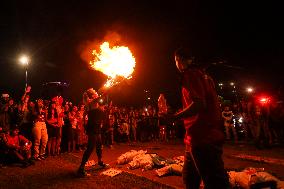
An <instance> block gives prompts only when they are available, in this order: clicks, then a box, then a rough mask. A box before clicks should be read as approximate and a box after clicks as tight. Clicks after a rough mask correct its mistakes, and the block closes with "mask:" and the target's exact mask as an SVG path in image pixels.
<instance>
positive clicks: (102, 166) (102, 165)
mask: <svg viewBox="0 0 284 189" xmlns="http://www.w3.org/2000/svg"><path fill="white" fill-rule="evenodd" d="M98 165H99V166H100V167H101V168H106V167H108V166H109V165H108V164H105V163H104V162H102V161H101V162H99V163H98Z"/></svg>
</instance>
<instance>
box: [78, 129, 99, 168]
mask: <svg viewBox="0 0 284 189" xmlns="http://www.w3.org/2000/svg"><path fill="white" fill-rule="evenodd" d="M95 148H96V153H97V157H98V164H99V165H104V164H103V161H102V138H101V134H89V135H88V145H87V149H86V150H85V152H84V154H83V157H82V161H81V164H80V167H79V171H78V172H79V173H83V172H84V170H85V165H86V163H87V161H88V160H89V158H90V156H91V155H92V153H93V151H94V149H95Z"/></svg>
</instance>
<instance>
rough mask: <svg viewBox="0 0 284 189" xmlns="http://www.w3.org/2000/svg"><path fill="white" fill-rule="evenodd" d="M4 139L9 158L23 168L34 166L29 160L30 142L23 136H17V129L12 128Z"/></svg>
mask: <svg viewBox="0 0 284 189" xmlns="http://www.w3.org/2000/svg"><path fill="white" fill-rule="evenodd" d="M6 138H7V143H6V146H7V148H8V154H9V157H11V158H12V159H15V161H18V162H20V163H22V164H23V166H24V167H27V166H29V165H32V164H34V163H33V161H32V160H31V147H32V142H31V141H29V140H28V139H26V138H25V137H24V136H23V135H19V129H18V128H17V127H14V128H12V130H11V132H10V134H9V135H7V136H6Z"/></svg>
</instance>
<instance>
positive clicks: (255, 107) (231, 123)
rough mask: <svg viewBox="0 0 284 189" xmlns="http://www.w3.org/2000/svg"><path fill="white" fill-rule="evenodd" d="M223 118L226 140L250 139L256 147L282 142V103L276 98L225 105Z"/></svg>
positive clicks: (283, 112)
mask: <svg viewBox="0 0 284 189" xmlns="http://www.w3.org/2000/svg"><path fill="white" fill-rule="evenodd" d="M222 117H223V120H224V128H225V134H226V139H227V140H234V142H235V143H238V142H239V141H240V140H244V141H247V142H251V141H252V142H254V144H255V146H256V147H257V148H265V147H271V146H273V145H275V144H281V143H283V142H284V127H283V124H284V106H283V101H281V100H280V99H278V98H276V97H275V98H274V99H270V98H256V97H255V98H251V99H250V100H241V101H240V102H238V103H233V104H232V105H229V104H224V105H223V111H222Z"/></svg>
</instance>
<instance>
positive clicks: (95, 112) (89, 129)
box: [77, 88, 107, 177]
mask: <svg viewBox="0 0 284 189" xmlns="http://www.w3.org/2000/svg"><path fill="white" fill-rule="evenodd" d="M98 97H99V95H98V94H97V92H96V91H95V90H94V89H92V88H91V89H88V90H87V92H85V93H84V95H83V98H84V103H85V104H86V109H87V115H88V122H87V124H86V133H87V135H88V144H87V149H86V150H85V152H84V154H83V157H82V161H81V165H80V167H79V169H78V171H77V173H78V175H79V176H83V177H84V176H90V174H88V173H86V171H85V165H86V163H87V161H88V159H89V158H90V156H91V154H92V152H93V151H94V149H95V148H96V153H97V157H98V165H99V166H101V167H102V168H104V167H106V166H107V165H106V164H104V162H103V161H102V138H101V129H102V125H103V121H104V118H105V117H104V112H103V109H102V108H101V107H100V106H99V103H98V102H97V99H98Z"/></svg>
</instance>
